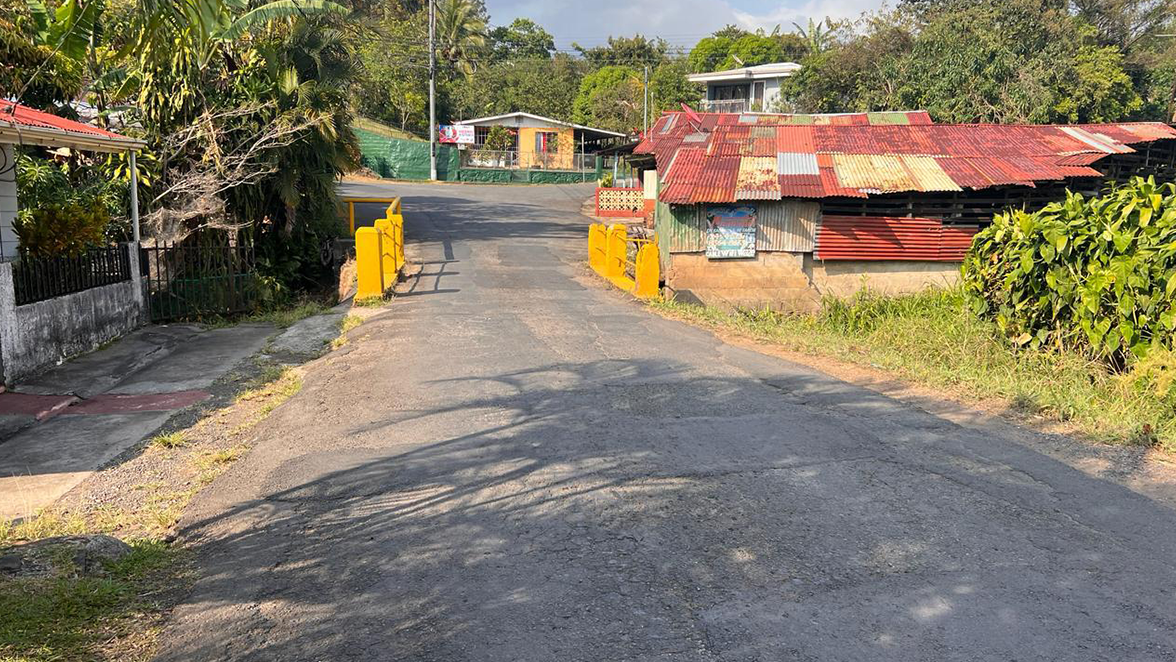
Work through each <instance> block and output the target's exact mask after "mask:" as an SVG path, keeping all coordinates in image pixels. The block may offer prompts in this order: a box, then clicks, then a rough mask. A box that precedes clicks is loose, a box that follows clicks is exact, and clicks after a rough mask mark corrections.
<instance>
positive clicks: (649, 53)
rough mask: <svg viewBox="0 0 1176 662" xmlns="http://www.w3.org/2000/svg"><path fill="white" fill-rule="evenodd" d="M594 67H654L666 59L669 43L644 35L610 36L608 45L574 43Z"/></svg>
mask: <svg viewBox="0 0 1176 662" xmlns="http://www.w3.org/2000/svg"><path fill="white" fill-rule="evenodd" d="M572 48H575V49H576V50H577V51H579V52H580V55H582V56H583V57H584V59H586V60H588V64H590V65H592V67H593V68H594V69H598V68H601V67H608V66H624V67H644V66H650V67H654V66H657V65H658V64H661V62H662V61H663V60H665V59H666V51H668V50H669V44H667V43H666V40H664V39H661V38H659V37H655V38H653V39H647V38H646V37H645V36H644V35H634V36H632V37H609V38H608V45H607V46H595V47H593V48H585V47H583V46H580V45H579V44H575V43H573V44H572Z"/></svg>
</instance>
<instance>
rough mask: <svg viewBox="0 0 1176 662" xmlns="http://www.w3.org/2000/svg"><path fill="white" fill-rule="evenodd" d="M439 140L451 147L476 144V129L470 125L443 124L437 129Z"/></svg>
mask: <svg viewBox="0 0 1176 662" xmlns="http://www.w3.org/2000/svg"><path fill="white" fill-rule="evenodd" d="M437 133H438V140H439V141H440V142H442V143H448V144H451V145H472V144H474V127H473V126H472V125H470V124H442V125H440V126H438V127H437Z"/></svg>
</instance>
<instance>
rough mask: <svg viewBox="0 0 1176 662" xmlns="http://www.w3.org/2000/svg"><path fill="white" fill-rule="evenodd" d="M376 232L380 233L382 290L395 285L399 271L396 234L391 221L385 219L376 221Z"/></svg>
mask: <svg viewBox="0 0 1176 662" xmlns="http://www.w3.org/2000/svg"><path fill="white" fill-rule="evenodd" d="M375 225H376V230H378V231H379V232H380V268H381V269H382V270H383V271H382V272H381V273H382V274H383V277H384V289H385V290H387V289H389V288H391V287H392V286H393V285H395V284H396V281H397V277H398V275H399V274H400V270H399V269H397V268H396V233H395V230H394V229H393V227H392V221H389V220H388V219H386V218H381V219H377V220H376V223H375Z"/></svg>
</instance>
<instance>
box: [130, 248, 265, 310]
mask: <svg viewBox="0 0 1176 662" xmlns="http://www.w3.org/2000/svg"><path fill="white" fill-rule="evenodd" d="M139 256H140V257H139V263H140V269H141V270H142V273H143V277H144V278H145V279H146V280H147V294H148V304H149V307H150V311H151V321H153V322H166V321H172V320H181V319H202V318H208V317H216V316H220V315H232V314H234V313H243V312H248V311H251V310H253V309H254V308H255V307H256V306H257V304H258V302H259V300H260V298H261V283H260V281H259V280H258V277H257V269H256V267H257V262H256V259H255V256H254V252H253V247H252V246H248V245H230V244H229V243H227V242H225V241H221V242H215V241H214V242H208V241H185V242H184V243H182V244H166V243H165V244H159V245H157V246H152V247H144V248H142V249H141V250H140V254H139Z"/></svg>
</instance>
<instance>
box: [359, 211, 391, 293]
mask: <svg viewBox="0 0 1176 662" xmlns="http://www.w3.org/2000/svg"><path fill="white" fill-rule="evenodd" d="M380 244H381V233H380V231H379V230H377V229H376V228H360V229H358V230H356V231H355V271H356V281H357V282H356V290H355V298H356V300H359V299H371V298H373V297H382V296H384V274H383V259H382V255H381V246H380Z"/></svg>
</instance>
